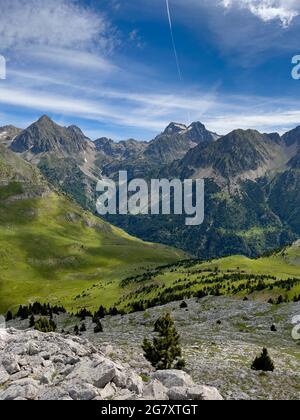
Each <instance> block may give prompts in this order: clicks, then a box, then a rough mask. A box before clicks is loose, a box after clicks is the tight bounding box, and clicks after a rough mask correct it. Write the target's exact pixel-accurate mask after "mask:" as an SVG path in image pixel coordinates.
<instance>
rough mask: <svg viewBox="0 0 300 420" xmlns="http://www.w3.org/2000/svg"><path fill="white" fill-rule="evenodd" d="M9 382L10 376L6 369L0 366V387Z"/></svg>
mask: <svg viewBox="0 0 300 420" xmlns="http://www.w3.org/2000/svg"><path fill="white" fill-rule="evenodd" d="M8 380H9V374H8V373H7V371H6V369H4V367H3V366H1V365H0V386H1V385H3V384H5V383H6V382H7V381H8Z"/></svg>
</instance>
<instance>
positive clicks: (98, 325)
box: [94, 319, 103, 334]
mask: <svg viewBox="0 0 300 420" xmlns="http://www.w3.org/2000/svg"><path fill="white" fill-rule="evenodd" d="M101 332H103V327H102V324H101V321H100V319H98V320H97V322H96V326H95V328H94V333H95V334H98V333H101Z"/></svg>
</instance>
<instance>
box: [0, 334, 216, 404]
mask: <svg viewBox="0 0 300 420" xmlns="http://www.w3.org/2000/svg"><path fill="white" fill-rule="evenodd" d="M104 399H106V400H107V399H112V400H126V399H127V400H135V399H139V400H192V399H193V400H208V399H209V400H221V399H222V397H221V395H220V394H219V393H218V391H217V390H216V389H215V388H210V387H204V386H199V385H195V384H194V382H193V381H192V379H191V378H190V376H189V375H187V374H186V373H184V372H181V371H175V370H169V371H163V372H162V371H158V372H155V373H154V374H153V375H152V377H150V378H149V381H148V382H147V383H146V382H143V380H142V378H141V376H140V375H138V374H137V373H136V372H135V371H134V370H133V369H132V368H130V367H126V366H124V365H123V364H121V363H120V362H118V361H112V360H111V359H109V358H108V356H106V355H105V353H104V352H102V351H100V349H98V348H97V347H95V346H94V345H93V344H91V343H90V342H89V341H88V340H86V339H83V338H80V337H73V336H72V337H71V336H63V335H60V334H55V333H50V334H43V333H40V332H37V331H31V330H27V331H17V330H15V329H12V328H10V329H7V330H1V331H0V400H104Z"/></svg>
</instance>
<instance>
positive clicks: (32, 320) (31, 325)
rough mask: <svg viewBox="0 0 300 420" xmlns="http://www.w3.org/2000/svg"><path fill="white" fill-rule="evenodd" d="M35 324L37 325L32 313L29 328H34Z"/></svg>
mask: <svg viewBox="0 0 300 420" xmlns="http://www.w3.org/2000/svg"><path fill="white" fill-rule="evenodd" d="M34 325H35V319H34V315H31V317H30V319H29V328H33V327H34Z"/></svg>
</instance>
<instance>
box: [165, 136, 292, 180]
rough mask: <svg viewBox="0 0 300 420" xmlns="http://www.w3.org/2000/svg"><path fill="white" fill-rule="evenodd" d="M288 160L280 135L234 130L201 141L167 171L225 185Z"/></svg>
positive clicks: (256, 174) (266, 170)
mask: <svg viewBox="0 0 300 420" xmlns="http://www.w3.org/2000/svg"><path fill="white" fill-rule="evenodd" d="M288 160H289V156H288V154H287V151H286V150H285V147H284V143H283V142H282V141H281V139H280V136H279V135H276V134H271V135H267V134H261V133H259V132H258V131H255V130H235V131H233V132H231V133H229V134H228V135H226V136H223V137H221V138H219V139H218V140H216V141H214V142H204V143H200V144H199V145H198V146H197V147H195V148H193V149H192V150H190V151H189V152H188V153H187V154H186V155H185V157H184V158H183V159H182V160H180V161H178V162H174V163H173V164H172V165H171V167H170V171H171V174H172V175H177V176H180V177H183V178H184V177H188V176H189V177H193V178H199V177H203V178H211V179H214V180H215V181H216V182H218V183H219V184H220V185H228V183H229V184H232V183H236V181H237V179H238V178H240V179H257V178H260V177H262V176H264V175H265V174H266V173H268V172H270V171H272V170H276V169H279V168H280V167H281V166H282V165H284V164H286V163H287V162H288Z"/></svg>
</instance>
